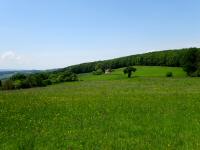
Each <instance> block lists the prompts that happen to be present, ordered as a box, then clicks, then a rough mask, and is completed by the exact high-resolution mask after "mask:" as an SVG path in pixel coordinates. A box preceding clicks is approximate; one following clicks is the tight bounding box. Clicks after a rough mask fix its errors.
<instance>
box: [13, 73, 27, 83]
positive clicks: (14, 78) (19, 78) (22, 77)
mask: <svg viewBox="0 0 200 150" xmlns="http://www.w3.org/2000/svg"><path fill="white" fill-rule="evenodd" d="M10 79H11V80H13V81H15V80H24V79H26V76H25V75H24V74H21V73H17V74H15V75H13V76H12V77H10Z"/></svg>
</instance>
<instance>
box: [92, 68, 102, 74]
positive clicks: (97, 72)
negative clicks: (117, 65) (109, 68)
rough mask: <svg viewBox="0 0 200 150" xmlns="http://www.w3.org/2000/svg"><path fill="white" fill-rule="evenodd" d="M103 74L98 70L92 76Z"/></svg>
mask: <svg viewBox="0 0 200 150" xmlns="http://www.w3.org/2000/svg"><path fill="white" fill-rule="evenodd" d="M103 73H104V72H103V70H102V69H98V70H96V71H93V75H102V74H103Z"/></svg>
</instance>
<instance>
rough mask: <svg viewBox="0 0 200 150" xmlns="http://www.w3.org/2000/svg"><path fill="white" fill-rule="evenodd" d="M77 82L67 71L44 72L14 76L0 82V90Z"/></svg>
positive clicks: (75, 76) (75, 77) (71, 73)
mask: <svg viewBox="0 0 200 150" xmlns="http://www.w3.org/2000/svg"><path fill="white" fill-rule="evenodd" d="M77 80H78V77H77V75H76V74H74V73H73V72H71V71H69V70H68V71H64V72H51V73H50V72H44V73H36V74H30V75H24V74H15V75H13V76H12V77H10V78H9V79H7V80H4V81H0V87H1V89H2V90H12V89H24V88H32V87H44V86H47V85H51V84H55V83H60V82H68V81H77Z"/></svg>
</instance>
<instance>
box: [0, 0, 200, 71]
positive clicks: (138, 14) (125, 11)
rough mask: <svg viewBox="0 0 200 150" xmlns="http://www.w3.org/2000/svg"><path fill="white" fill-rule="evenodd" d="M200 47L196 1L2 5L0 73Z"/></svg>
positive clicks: (0, 1) (18, 1) (71, 0)
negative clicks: (2, 71) (5, 70)
mask: <svg viewBox="0 0 200 150" xmlns="http://www.w3.org/2000/svg"><path fill="white" fill-rule="evenodd" d="M185 47H200V0H0V69H49V68H60V67H66V66H68V65H72V64H77V63H82V62H88V61H94V60H103V59H108V58H114V57H120V56H126V55H130V54H137V53H143V52H148V51H154V50H164V49H174V48H185Z"/></svg>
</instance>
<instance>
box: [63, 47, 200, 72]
mask: <svg viewBox="0 0 200 150" xmlns="http://www.w3.org/2000/svg"><path fill="white" fill-rule="evenodd" d="M190 49H193V48H185V49H174V50H164V51H154V52H148V53H144V54H136V55H130V56H125V57H119V58H114V59H109V60H103V61H94V62H88V63H82V64H78V65H73V66H69V67H66V68H63V69H60V70H59V71H61V72H62V71H65V70H72V71H73V72H74V73H77V74H80V73H89V72H92V71H94V70H95V66H96V65H97V64H101V66H102V68H103V69H108V68H111V69H117V68H123V67H126V66H134V65H137V66H169V67H181V66H182V65H183V57H184V55H185V53H186V52H187V51H188V50H190ZM195 49H198V50H199V51H200V48H195Z"/></svg>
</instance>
